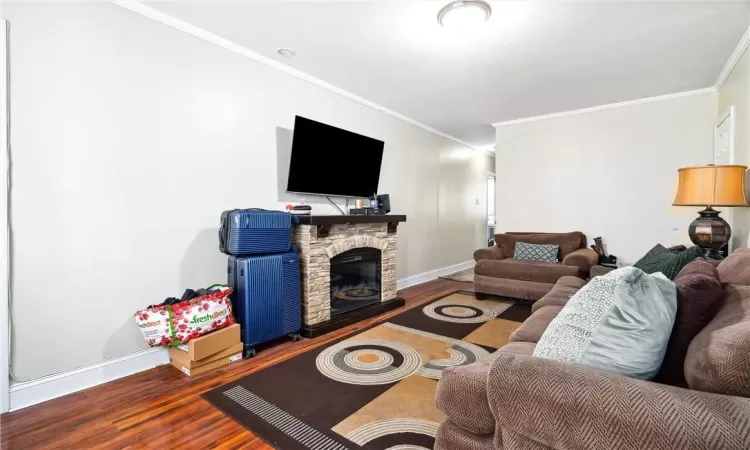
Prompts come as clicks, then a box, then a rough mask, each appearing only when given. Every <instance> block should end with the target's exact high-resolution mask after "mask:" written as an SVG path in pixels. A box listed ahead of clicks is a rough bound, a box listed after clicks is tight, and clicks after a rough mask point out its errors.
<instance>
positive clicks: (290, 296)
mask: <svg viewBox="0 0 750 450" xmlns="http://www.w3.org/2000/svg"><path fill="white" fill-rule="evenodd" d="M227 274H228V284H229V286H231V287H232V291H233V292H232V308H233V311H234V314H235V318H236V319H237V322H239V324H240V327H241V330H242V331H241V335H242V342H243V344H244V345H245V351H244V355H245V357H250V356H254V355H255V348H254V347H255V345H257V344H261V343H263V342H267V341H271V340H274V339H276V338H279V337H282V336H284V335H289V336H290V337H291V338H292V339H294V340H295V341H296V340H298V339H299V338H300V336H299V331H300V329H301V328H302V293H301V291H300V269H299V255H298V254H297V251H296V249H293V250H292V251H289V252H286V253H279V254H274V255H259V256H230V257H229V261H228V265H227Z"/></svg>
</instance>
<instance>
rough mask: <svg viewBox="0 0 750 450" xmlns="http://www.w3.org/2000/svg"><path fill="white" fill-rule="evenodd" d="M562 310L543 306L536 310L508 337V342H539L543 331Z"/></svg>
mask: <svg viewBox="0 0 750 450" xmlns="http://www.w3.org/2000/svg"><path fill="white" fill-rule="evenodd" d="M562 309H563V307H562V306H545V307H543V308H539V309H537V310H536V311H535V312H534V313H532V314H531V316H530V317H529V318H528V319H526V320H525V321H524V322H523V323H522V324H521V326H520V327H518V328H516V331H514V332H513V333H512V334H511V335H510V342H516V341H519V342H534V343H536V342H539V339H541V337H542V334H543V333H544V330H546V329H547V327H548V326H549V324H550V322H552V320H553V319H554V318H555V317H557V315H558V314H560V311H562Z"/></svg>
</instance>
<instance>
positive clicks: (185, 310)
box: [135, 288, 234, 346]
mask: <svg viewBox="0 0 750 450" xmlns="http://www.w3.org/2000/svg"><path fill="white" fill-rule="evenodd" d="M231 293H232V289H231V288H226V289H222V290H218V291H215V292H212V293H210V294H207V295H203V296H201V297H196V298H194V299H192V300H187V301H184V302H180V303H176V304H174V305H170V306H152V307H150V308H146V309H143V310H140V311H137V312H136V313H135V321H136V323H138V326H139V327H140V329H141V333H143V338H144V339H145V340H146V342H148V344H149V345H151V346H155V345H168V346H176V345H179V344H186V343H188V341H190V340H191V339H194V338H196V337H198V336H203V335H204V334H207V333H210V332H211V331H213V330H218V329H219V328H224V327H226V326H229V325H232V324H233V323H234V316H232V304H231V302H230V301H229V295H230V294H231Z"/></svg>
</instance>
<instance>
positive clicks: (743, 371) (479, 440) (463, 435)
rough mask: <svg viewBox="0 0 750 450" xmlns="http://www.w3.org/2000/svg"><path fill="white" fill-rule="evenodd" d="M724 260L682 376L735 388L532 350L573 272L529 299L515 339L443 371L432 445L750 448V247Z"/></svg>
mask: <svg viewBox="0 0 750 450" xmlns="http://www.w3.org/2000/svg"><path fill="white" fill-rule="evenodd" d="M738 254H740V255H739V256H738ZM727 262H728V263H727V264H725V265H724V266H721V265H720V266H719V268H718V269H719V270H718V271H719V277H720V279H721V281H722V284H723V286H724V299H723V301H722V303H721V307H720V309H719V312H718V313H717V314H716V316H715V317H714V318H713V319H712V320H711V322H709V324H708V325H707V326H706V327H705V328H703V330H702V331H701V332H700V333H699V334H698V335H697V336H696V337H695V338H694V339H693V341H692V343H691V345H690V347H689V350H688V354H687V357H686V363H685V376H686V378H687V379H688V380H689V381H690V380H700V381H701V382H702V384H703V386H709V387H711V388H709V389H704V390H710V391H712V392H715V391H716V390H719V389H723V392H730V393H732V394H737V396H733V395H720V394H717V393H711V392H702V391H697V390H691V389H687V388H681V387H674V386H668V385H664V384H659V383H655V382H650V381H642V380H636V379H631V378H626V377H622V376H619V375H614V374H609V373H605V372H598V371H595V370H591V369H587V368H584V367H580V366H576V365H571V364H564V363H560V362H557V361H552V360H547V359H542V358H536V357H533V356H532V354H533V352H534V348H535V346H536V342H538V341H539V339H540V337H541V335H542V333H544V330H545V329H546V328H547V326H548V325H549V323H550V322H551V321H552V319H554V317H555V316H556V315H557V314H558V313H559V311H560V310H561V309H562V307H563V306H564V305H565V304H566V303H567V301H568V300H569V299H570V297H571V296H572V295H573V294H575V292H577V291H578V290H579V289H580V288H581V287H583V285H584V283H585V282H584V281H583V280H581V279H580V278H577V277H571V276H568V277H563V278H561V279H560V280H558V282H557V283H556V284H555V285H554V287H553V289H552V290H551V291H550V292H549V293H548V294H547V295H545V296H544V297H543V298H542V299H541V300H539V301H538V302H536V303H535V304H534V305H533V306H532V311H533V312H532V315H531V316H530V317H529V318H528V319H527V320H526V321H525V322H524V323H523V324H522V325H521V326H520V327H519V328H518V329H517V330H516V331H515V332H514V333H513V335H512V336H511V338H510V341H511V342H510V343H509V344H507V345H506V346H505V347H503V348H501V349H499V350H497V351H496V352H495V353H493V354H491V355H490V356H488V357H487V358H485V359H484V360H482V361H479V362H477V363H474V364H471V365H466V366H459V367H450V368H447V369H445V370H444V371H443V375H442V379H441V380H440V382H439V384H438V390H437V396H436V403H437V406H438V408H440V409H441V410H442V411H444V412H445V413H446V415H447V417H448V418H447V420H446V421H445V422H444V423H443V424H442V425H441V426H440V428H439V430H438V434H437V438H436V442H435V449H437V450H448V449H450V450H464V449H465V450H495V449H498V450H500V449H505V450H521V449H540V450H541V449H545V450H547V449H560V450H562V449H605V448H606V449H639V450H650V449H653V450H662V449H695V450H698V449H701V450H703V449H727V450H730V449H736V450H746V449H750V398H746V397H749V396H750V249H746V250H744V251H738V252H736V253H735V254H734V255H733V260H732V262H729V259H728V260H727ZM711 359H713V361H710V360H711ZM712 363H713V364H712ZM717 367H720V369H717ZM738 368H739V369H738ZM740 394H741V395H740Z"/></svg>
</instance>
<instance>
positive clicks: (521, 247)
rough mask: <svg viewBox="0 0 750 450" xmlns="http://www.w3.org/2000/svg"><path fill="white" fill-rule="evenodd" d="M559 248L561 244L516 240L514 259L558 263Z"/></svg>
mask: <svg viewBox="0 0 750 450" xmlns="http://www.w3.org/2000/svg"><path fill="white" fill-rule="evenodd" d="M559 250H560V246H559V245H552V244H527V243H526V242H516V248H515V251H514V252H513V259H516V260H518V261H538V262H548V263H556V262H557V252H558V251H559Z"/></svg>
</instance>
